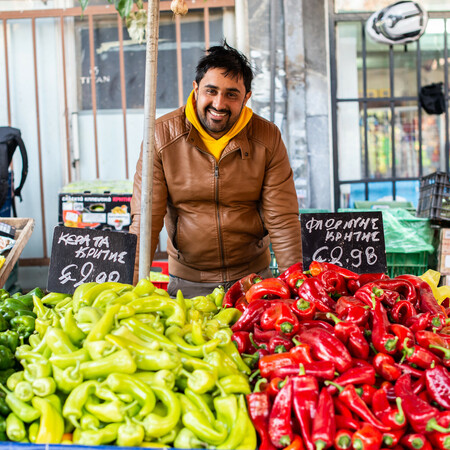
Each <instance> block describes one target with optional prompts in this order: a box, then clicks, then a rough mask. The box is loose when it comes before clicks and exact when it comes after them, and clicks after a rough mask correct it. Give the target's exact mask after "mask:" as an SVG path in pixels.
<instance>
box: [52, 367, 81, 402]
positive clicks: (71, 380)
mask: <svg viewBox="0 0 450 450" xmlns="http://www.w3.org/2000/svg"><path fill="white" fill-rule="evenodd" d="M77 364H78V366H75V367H72V366H69V367H66V368H65V369H61V368H59V367H57V366H55V365H53V366H52V367H53V378H54V380H55V383H56V386H57V388H58V389H59V390H60V391H61V392H63V393H65V394H69V393H70V392H72V391H73V389H75V388H76V387H77V386H79V385H80V384H81V383H82V382H83V377H82V375H81V373H80V368H79V366H80V363H79V362H78V363H77Z"/></svg>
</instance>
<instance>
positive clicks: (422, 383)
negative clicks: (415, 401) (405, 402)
mask: <svg viewBox="0 0 450 450" xmlns="http://www.w3.org/2000/svg"><path fill="white" fill-rule="evenodd" d="M426 372H427V371H426V370H425V371H424V372H423V374H422V375H421V376H420V377H419V378H418V379H417V380H416V381H415V382H414V383H412V390H413V393H414V394H416V395H417V394H420V393H421V392H422V391H423V390H425V389H426V387H427V383H426V379H425V374H426Z"/></svg>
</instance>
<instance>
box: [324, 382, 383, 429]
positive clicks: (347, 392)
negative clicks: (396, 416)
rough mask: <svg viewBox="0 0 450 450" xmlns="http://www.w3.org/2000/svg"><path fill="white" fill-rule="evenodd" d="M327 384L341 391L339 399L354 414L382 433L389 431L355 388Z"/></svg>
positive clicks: (331, 383) (350, 385) (332, 383)
mask: <svg viewBox="0 0 450 450" xmlns="http://www.w3.org/2000/svg"><path fill="white" fill-rule="evenodd" d="M325 384H326V385H327V386H328V385H333V386H336V387H337V388H338V390H339V399H340V400H342V402H343V403H344V405H345V406H347V407H348V409H350V411H352V412H353V413H354V414H356V415H357V416H358V417H359V418H361V419H362V420H363V421H364V422H367V423H369V424H371V425H373V426H374V427H376V428H378V429H379V430H381V431H389V430H390V427H388V426H386V425H384V424H383V423H382V422H381V421H380V420H378V419H377V418H376V417H375V416H374V414H373V413H372V411H371V410H370V409H369V407H368V406H367V404H366V403H365V402H364V401H363V400H362V399H361V397H360V396H359V395H358V393H357V392H356V389H355V386H353V385H352V384H349V385H348V386H345V387H342V386H340V385H338V384H336V383H334V382H332V381H325Z"/></svg>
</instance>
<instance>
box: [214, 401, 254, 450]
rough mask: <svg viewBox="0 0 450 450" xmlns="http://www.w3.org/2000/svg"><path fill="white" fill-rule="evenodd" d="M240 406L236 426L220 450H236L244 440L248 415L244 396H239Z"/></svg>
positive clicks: (220, 446)
mask: <svg viewBox="0 0 450 450" xmlns="http://www.w3.org/2000/svg"><path fill="white" fill-rule="evenodd" d="M238 406H239V411H238V413H237V416H236V420H235V422H234V426H233V428H232V429H231V431H230V433H229V434H228V437H227V439H226V440H225V441H224V442H223V443H222V444H221V445H219V446H217V448H218V449H221V450H227V449H230V448H236V446H237V445H238V444H240V443H241V441H242V440H243V438H244V437H245V430H246V428H247V420H248V413H247V404H246V401H245V396H244V395H239V399H238Z"/></svg>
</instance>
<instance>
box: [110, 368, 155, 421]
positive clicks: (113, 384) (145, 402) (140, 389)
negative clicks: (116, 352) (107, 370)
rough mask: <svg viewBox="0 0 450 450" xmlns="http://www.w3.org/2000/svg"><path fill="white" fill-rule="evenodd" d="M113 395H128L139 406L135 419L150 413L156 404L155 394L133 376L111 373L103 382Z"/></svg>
mask: <svg viewBox="0 0 450 450" xmlns="http://www.w3.org/2000/svg"><path fill="white" fill-rule="evenodd" d="M104 383H105V385H106V386H108V387H109V388H110V389H111V390H112V391H113V392H115V393H124V394H130V395H131V396H132V397H133V399H135V400H137V402H138V404H139V405H140V408H141V409H140V411H139V413H138V414H137V418H141V417H144V416H146V415H147V414H149V413H151V412H152V410H153V408H154V407H155V404H156V399H155V394H154V393H153V391H152V389H151V388H150V387H148V386H147V385H146V384H145V383H144V382H142V381H141V380H139V379H138V378H136V377H135V376H131V375H126V374H121V373H111V374H109V375H108V376H107V377H106V380H105V381H104Z"/></svg>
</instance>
